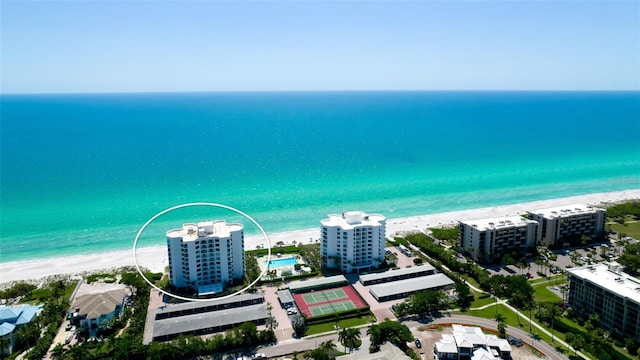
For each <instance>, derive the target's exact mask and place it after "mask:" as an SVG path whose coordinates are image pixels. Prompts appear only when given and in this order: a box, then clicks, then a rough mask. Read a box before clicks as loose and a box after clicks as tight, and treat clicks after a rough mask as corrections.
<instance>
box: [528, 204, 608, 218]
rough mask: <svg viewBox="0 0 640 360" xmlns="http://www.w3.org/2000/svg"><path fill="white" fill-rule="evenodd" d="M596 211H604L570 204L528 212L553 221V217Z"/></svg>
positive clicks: (588, 206)
mask: <svg viewBox="0 0 640 360" xmlns="http://www.w3.org/2000/svg"><path fill="white" fill-rule="evenodd" d="M598 211H604V209H600V208H597V207H595V206H591V205H587V204H570V205H562V206H554V207H551V208H546V209H538V210H533V211H529V212H530V213H532V214H537V215H541V216H544V217H545V218H548V219H553V218H555V217H562V216H571V215H583V214H593V213H595V212H598Z"/></svg>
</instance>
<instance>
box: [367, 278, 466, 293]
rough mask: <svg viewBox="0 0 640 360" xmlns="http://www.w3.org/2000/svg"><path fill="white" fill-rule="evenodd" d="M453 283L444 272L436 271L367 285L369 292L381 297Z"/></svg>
mask: <svg viewBox="0 0 640 360" xmlns="http://www.w3.org/2000/svg"><path fill="white" fill-rule="evenodd" d="M453 284H454V282H453V280H451V279H449V278H448V277H447V276H446V275H445V274H440V273H438V274H433V275H428V276H421V277H416V278H411V279H405V280H398V281H393V282H388V283H382V284H376V285H371V286H369V292H370V293H371V295H373V296H374V297H375V298H377V299H381V298H385V297H388V296H395V295H399V294H404V293H412V292H416V291H422V290H428V289H433V288H440V287H443V286H448V285H453Z"/></svg>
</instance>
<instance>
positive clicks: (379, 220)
mask: <svg viewBox="0 0 640 360" xmlns="http://www.w3.org/2000/svg"><path fill="white" fill-rule="evenodd" d="M386 220H387V218H386V217H384V216H383V215H380V214H366V213H364V212H362V211H345V212H343V213H342V214H341V215H339V214H329V217H328V218H327V219H323V220H322V221H320V224H322V226H339V227H341V228H342V229H343V230H348V229H355V228H357V227H362V226H381V225H384V223H385V221H386Z"/></svg>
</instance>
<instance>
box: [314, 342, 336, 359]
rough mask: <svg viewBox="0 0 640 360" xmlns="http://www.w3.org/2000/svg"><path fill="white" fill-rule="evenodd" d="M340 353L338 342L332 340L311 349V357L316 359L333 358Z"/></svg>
mask: <svg viewBox="0 0 640 360" xmlns="http://www.w3.org/2000/svg"><path fill="white" fill-rule="evenodd" d="M337 353H338V350H337V347H336V344H334V343H333V341H332V340H329V341H324V342H322V343H320V346H318V347H317V348H315V349H313V350H312V351H311V357H312V358H313V359H314V360H332V359H335V358H336V354H337Z"/></svg>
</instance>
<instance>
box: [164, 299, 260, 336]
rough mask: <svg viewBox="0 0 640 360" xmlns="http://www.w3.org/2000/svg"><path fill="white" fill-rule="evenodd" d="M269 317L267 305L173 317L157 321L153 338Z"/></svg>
mask: <svg viewBox="0 0 640 360" xmlns="http://www.w3.org/2000/svg"><path fill="white" fill-rule="evenodd" d="M267 317H269V312H268V311H267V305H266V304H264V303H262V304H256V305H249V306H243V307H238V308H231V309H225V310H219V311H211V312H206V313H199V314H193V315H186V316H179V317H172V318H167V319H162V320H155V323H154V326H153V337H154V338H156V337H161V336H170V335H173V334H181V333H187V332H192V331H197V330H202V329H207V328H210V327H211V325H212V324H214V325H215V326H217V327H220V326H225V325H233V324H242V323H245V322H253V321H257V320H260V319H266V318H267Z"/></svg>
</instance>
